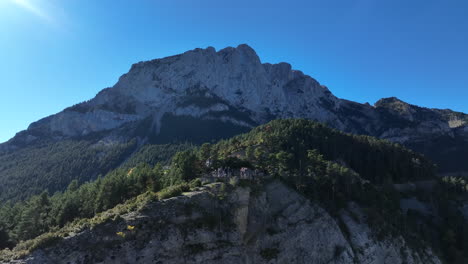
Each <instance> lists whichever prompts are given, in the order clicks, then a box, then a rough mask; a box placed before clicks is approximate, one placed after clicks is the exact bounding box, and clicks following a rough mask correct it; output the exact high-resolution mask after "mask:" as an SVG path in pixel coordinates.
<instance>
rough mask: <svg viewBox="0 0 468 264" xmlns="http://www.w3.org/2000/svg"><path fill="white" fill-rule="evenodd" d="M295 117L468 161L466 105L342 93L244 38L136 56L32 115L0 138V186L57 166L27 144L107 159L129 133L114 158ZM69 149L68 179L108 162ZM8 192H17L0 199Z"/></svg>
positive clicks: (50, 152) (52, 183) (455, 166)
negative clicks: (109, 77) (82, 96)
mask: <svg viewBox="0 0 468 264" xmlns="http://www.w3.org/2000/svg"><path fill="white" fill-rule="evenodd" d="M291 117H293V118H307V119H312V120H318V121H320V122H324V123H327V124H328V125H330V126H332V127H334V128H337V129H340V130H343V131H346V132H351V133H356V134H365V135H372V136H376V137H380V138H384V139H389V140H392V141H394V142H398V143H403V144H405V145H406V146H409V147H410V148H413V149H415V150H417V151H420V152H422V153H424V154H426V155H427V156H428V157H430V158H432V159H433V160H434V161H435V162H436V163H438V165H439V167H440V171H441V172H444V173H449V172H451V173H454V172H459V171H468V166H467V165H466V162H464V161H465V160H466V157H468V126H467V125H466V124H467V121H468V117H467V115H465V114H463V113H457V112H453V111H450V110H437V109H427V108H421V107H417V106H413V105H410V104H407V103H405V102H402V101H400V100H398V99H396V98H387V99H382V100H380V101H379V102H377V103H376V104H375V105H374V106H371V105H368V104H359V103H355V102H351V101H347V100H343V99H339V98H337V97H335V96H334V95H333V94H332V93H331V92H330V91H329V90H328V89H327V88H326V87H325V86H323V85H321V84H320V83H318V82H317V81H316V80H314V79H313V78H311V77H310V76H307V75H305V74H303V73H302V72H300V71H297V70H293V69H292V68H291V65H289V64H287V63H279V64H269V63H263V64H262V63H261V61H260V59H259V57H258V56H257V54H256V53H255V51H254V50H253V49H252V48H250V47H249V46H247V45H240V46H238V47H237V48H232V47H229V48H225V49H222V50H219V51H216V50H215V49H214V48H212V47H209V48H207V49H195V50H191V51H187V52H185V53H183V54H180V55H176V56H172V57H167V58H162V59H156V60H152V61H146V62H140V63H137V64H134V65H133V66H132V67H131V69H130V71H129V72H128V73H127V74H124V75H123V76H122V77H121V78H120V79H119V81H118V82H117V83H116V84H115V85H114V87H112V88H107V89H104V90H102V91H101V92H100V93H99V94H98V95H97V96H96V97H95V98H93V99H91V100H89V101H87V102H83V103H80V104H77V105H75V106H72V107H70V108H67V109H65V110H64V111H62V112H60V113H58V114H55V115H52V116H49V117H46V118H44V119H42V120H39V121H37V122H35V123H33V124H31V125H30V127H29V128H28V129H27V130H25V131H21V132H19V133H18V134H17V135H16V136H15V137H14V138H12V139H11V140H10V141H8V142H7V143H4V144H1V145H0V181H1V182H4V183H5V184H4V185H3V186H2V187H0V188H3V189H0V191H1V192H2V193H7V192H8V190H9V189H11V188H12V186H15V185H27V184H28V182H29V180H30V179H31V178H34V173H31V171H41V172H42V171H45V172H46V173H47V171H48V170H50V168H53V167H55V165H54V164H48V163H47V161H43V160H41V159H38V160H36V159H28V160H29V161H28V163H27V164H26V163H24V162H23V161H24V160H25V156H27V154H28V153H33V152H34V156H37V157H41V156H42V157H50V156H57V155H60V154H63V151H62V152H61V153H58V152H57V149H59V148H60V146H61V144H62V142H64V141H71V142H73V144H78V143H76V142H79V144H81V143H80V142H84V143H83V144H86V145H89V146H92V148H97V149H98V150H99V151H100V150H102V149H104V150H102V151H100V153H101V154H100V158H102V159H106V158H107V157H108V156H109V154H108V153H112V150H113V148H116V147H117V148H121V146H122V144H123V143H126V142H129V141H131V140H132V139H133V140H134V141H132V142H133V144H132V145H131V146H128V148H126V150H125V151H124V152H123V153H124V154H125V155H120V156H119V157H116V158H113V162H114V163H113V166H114V167H115V166H117V165H118V164H121V162H122V161H124V160H125V159H126V158H128V157H129V156H130V155H131V154H129V153H133V152H134V151H137V150H138V149H140V148H141V146H143V145H145V144H148V143H153V144H155V143H156V144H160V143H173V142H185V141H190V142H195V143H203V142H209V141H212V140H217V139H220V138H226V137H229V136H232V135H235V134H239V133H242V132H246V131H248V130H250V129H251V128H252V127H254V126H256V125H258V124H263V123H265V122H267V121H269V120H272V119H279V118H291ZM106 153H107V154H106ZM65 154H66V155H67V156H69V157H70V158H71V159H72V160H74V162H73V163H63V167H64V168H61V170H62V171H63V173H62V175H61V176H62V177H63V178H64V179H68V180H67V181H69V180H71V179H73V178H78V179H79V180H80V181H84V180H88V179H93V178H96V177H97V175H98V174H99V173H105V172H106V171H108V168H106V167H105V166H99V165H97V166H96V165H94V164H91V163H92V162H91V161H89V160H86V159H81V158H78V157H77V156H76V155H77V154H76V153H69V154H67V153H65ZM69 164H70V166H72V165H74V167H72V168H71V167H70V166H69ZM116 164H117V165H116ZM24 166H27V168H23V167H24ZM91 166H92V167H94V168H96V169H97V171H99V173H90V175H88V176H87V177H81V176H79V175H77V174H76V172H75V171H76V169H79V168H88V167H91ZM39 167H40V169H39ZM65 186H66V183H65V184H62V180H58V179H54V178H53V177H51V178H50V179H47V183H46V186H45V187H46V188H48V189H50V190H51V191H55V190H57V188H58V189H61V188H62V189H63V188H64V187H65ZM24 188H26V189H27V188H29V189H31V186H29V187H28V186H24ZM26 189H25V190H26ZM10 196H14V194H11V195H8V197H0V200H5V199H10V198H11V197H10Z"/></svg>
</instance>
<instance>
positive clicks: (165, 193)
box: [158, 183, 190, 200]
mask: <svg viewBox="0 0 468 264" xmlns="http://www.w3.org/2000/svg"><path fill="white" fill-rule="evenodd" d="M187 191H190V186H189V185H188V184H187V183H182V184H179V185H174V186H170V187H167V188H165V189H163V190H161V191H160V192H158V198H159V199H160V200H163V199H168V198H171V197H176V196H179V195H181V194H182V193H183V192H187Z"/></svg>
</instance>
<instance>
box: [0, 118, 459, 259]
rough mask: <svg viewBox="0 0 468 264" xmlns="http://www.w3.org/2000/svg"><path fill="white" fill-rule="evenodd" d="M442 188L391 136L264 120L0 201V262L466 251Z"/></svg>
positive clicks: (452, 203)
mask: <svg viewBox="0 0 468 264" xmlns="http://www.w3.org/2000/svg"><path fill="white" fill-rule="evenodd" d="M397 182H398V183H404V184H393V183H397ZM405 184H406V185H413V184H414V185H420V187H417V188H415V189H414V190H411V189H408V190H402V191H398V189H404V188H402V185H405ZM403 187H404V186H403ZM455 194H456V192H455V191H454V189H453V188H452V186H451V185H450V184H445V183H444V182H443V181H439V178H438V177H437V176H436V175H435V173H434V167H433V164H432V163H431V162H430V161H428V160H426V159H425V158H424V157H423V156H422V155H420V154H418V153H415V152H413V151H411V150H408V149H406V148H404V147H402V146H400V145H398V144H394V143H391V142H389V141H386V140H380V139H377V138H373V137H369V136H358V135H352V134H347V133H343V132H340V131H338V130H335V129H331V128H329V127H327V126H325V125H323V124H321V123H317V122H313V121H310V120H305V119H288V120H274V121H271V122H269V123H267V124H265V125H262V126H259V127H256V128H254V129H252V130H251V131H250V132H249V133H246V134H242V135H239V136H235V137H233V138H230V139H227V140H221V141H219V142H218V143H215V144H203V145H202V146H200V147H195V148H193V149H191V150H186V151H183V152H178V153H177V154H176V155H175V156H174V157H173V158H172V162H171V163H170V165H169V166H168V167H167V168H163V167H162V166H160V165H156V166H154V167H151V166H149V165H148V164H140V165H138V166H136V167H132V168H129V169H124V168H120V169H118V170H115V171H113V172H112V173H109V174H108V175H106V176H105V177H103V178H101V179H98V180H96V181H94V182H91V183H88V184H84V185H81V186H78V185H77V184H76V182H75V183H73V184H71V186H69V187H68V188H67V190H66V191H65V192H63V193H57V194H54V195H53V196H49V195H47V194H46V193H43V194H41V195H39V196H35V197H33V198H31V199H30V200H27V201H25V202H22V203H18V204H16V205H11V206H6V207H0V235H1V231H2V230H7V232H6V233H4V234H3V236H4V237H7V239H6V242H11V243H12V244H13V245H12V246H11V247H12V249H5V250H3V251H0V263H30V264H33V263H336V264H339V263H359V264H364V263H367V264H379V263H400V264H403V263H414V264H416V263H434V264H435V263H437V264H439V263H456V264H458V263H466V260H467V258H468V255H467V253H468V251H467V250H466V249H467V246H468V244H467V243H465V242H466V241H468V232H466V231H467V230H468V229H466V219H464V218H463V216H462V213H461V212H460V211H459V210H458V208H457V202H458V199H459V198H460V197H462V196H459V195H458V194H457V195H456V196H453V195H455ZM450 197H452V198H450ZM455 197H456V198H455ZM460 219H461V221H460ZM463 219H464V220H463ZM2 227H3V228H2ZM5 227H7V228H6V229H5ZM454 230H456V231H457V233H456V234H455V233H454ZM1 242H4V241H1V240H0V246H1ZM7 246H8V245H7Z"/></svg>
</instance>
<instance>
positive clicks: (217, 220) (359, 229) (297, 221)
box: [10, 181, 441, 264]
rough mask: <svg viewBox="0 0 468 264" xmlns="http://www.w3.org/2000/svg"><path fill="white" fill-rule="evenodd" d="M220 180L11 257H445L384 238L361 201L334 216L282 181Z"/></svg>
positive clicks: (391, 263) (378, 261)
mask: <svg viewBox="0 0 468 264" xmlns="http://www.w3.org/2000/svg"><path fill="white" fill-rule="evenodd" d="M220 186H221V185H219V184H218V185H216V184H215V185H213V186H212V187H210V188H204V189H202V190H200V191H198V192H192V193H189V194H186V195H185V196H181V197H175V198H171V199H168V200H163V201H160V202H153V203H149V204H148V205H147V206H145V207H144V208H143V209H142V210H140V211H138V212H133V213H129V214H126V215H124V216H123V217H122V218H123V219H121V220H117V221H114V222H109V223H106V224H102V225H99V226H97V227H95V228H94V229H93V230H85V231H82V232H81V233H78V234H73V235H71V236H70V237H68V238H66V239H64V240H62V241H60V242H59V243H58V244H56V245H54V246H52V247H49V248H46V249H41V250H37V251H35V252H33V253H32V254H31V255H30V256H27V257H26V258H24V259H21V260H16V261H12V262H10V263H38V264H39V263H41V264H46V263H233V264H234V263H236V264H237V263H317V264H322V263H323V264H325V263H335V264H338V263H366V264H371V263H375V264H382V263H388V264H398V263H408V264H412V263H421V264H422V263H424V264H428V263H434V264H439V263H441V262H440V261H439V259H438V258H437V257H436V256H434V255H433V254H432V252H431V251H430V250H429V249H418V250H417V251H415V250H413V249H412V248H410V247H409V246H408V245H407V244H406V243H405V241H404V239H403V238H392V239H390V238H386V239H383V240H377V239H376V238H375V236H374V234H373V232H372V231H371V229H370V228H369V226H367V224H366V221H365V218H364V215H363V214H362V213H361V209H360V208H359V206H357V205H355V204H350V205H349V208H348V209H347V210H342V211H341V213H340V214H339V216H337V218H334V217H332V216H331V215H330V214H328V213H327V212H326V211H325V210H324V209H323V208H321V207H320V206H318V205H317V204H314V203H311V202H310V201H309V200H307V199H305V198H303V197H302V196H300V195H299V194H297V193H296V192H295V191H293V190H291V189H289V188H288V187H286V186H285V185H283V184H282V183H280V182H277V181H275V182H272V183H269V184H266V185H265V186H263V187H262V188H261V189H258V188H256V189H255V190H253V189H250V188H248V187H237V188H236V189H234V190H233V191H230V192H228V193H226V192H223V191H222V188H220ZM351 215H353V216H351ZM339 223H341V224H339ZM128 225H131V226H134V229H133V230H128ZM340 226H341V227H340ZM344 229H346V231H344ZM117 232H123V233H124V234H125V237H123V236H119V235H117V234H116V233H117Z"/></svg>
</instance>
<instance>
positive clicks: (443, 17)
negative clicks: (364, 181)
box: [0, 0, 468, 142]
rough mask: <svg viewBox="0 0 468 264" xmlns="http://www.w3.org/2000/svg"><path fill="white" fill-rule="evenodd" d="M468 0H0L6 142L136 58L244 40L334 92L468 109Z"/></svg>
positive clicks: (0, 96)
mask: <svg viewBox="0 0 468 264" xmlns="http://www.w3.org/2000/svg"><path fill="white" fill-rule="evenodd" d="M467 14H468V1H466V0H444V1H442V0H439V1H435V0H411V1H408V0H391V1H390V0H389V1H375V0H341V1H338V0H323V1H318V0H308V1H306V0H304V1H295V0H288V1H275V0H269V1H254V0H250V1H246V0H238V1H220V0H216V1H215V0H197V1H193V0H186V1H183V0H165V1H163V0H153V1H149V0H127V1H123V0H122V1H120V0H112V1H111V0H99V1H96V0H0V142H2V141H6V140H8V139H9V138H11V137H12V136H14V134H15V133H16V132H18V131H20V130H23V129H26V128H27V126H28V125H29V123H31V122H33V121H36V120H38V119H40V118H42V117H45V116H47V115H50V114H53V113H56V112H58V111H60V110H62V109H63V108H65V107H67V106H70V105H73V104H75V103H78V102H81V101H84V100H87V99H90V98H92V97H94V95H95V94H96V93H97V92H98V91H100V90H101V89H103V88H105V87H110V86H112V85H114V84H115V82H116V81H117V79H118V77H119V76H120V75H122V74H123V73H125V72H127V71H128V69H129V68H130V66H131V64H132V63H135V62H138V61H142V60H149V59H154V58H159V57H164V56H169V55H173V54H177V53H181V52H184V51H186V50H189V49H193V48H196V47H207V46H214V47H215V48H216V49H221V48H224V47H226V46H237V45H238V44H241V43H247V44H249V45H250V46H252V47H253V48H254V49H255V50H256V51H257V53H258V55H259V56H260V58H261V59H262V61H263V62H273V63H276V62H281V61H286V62H289V63H291V64H292V65H293V68H295V69H299V70H302V71H303V72H305V73H306V74H309V75H311V76H312V77H314V78H316V79H317V80H318V81H320V82H321V83H322V84H324V85H327V86H328V87H329V89H330V90H331V91H332V92H333V93H334V94H335V95H337V96H338V97H341V98H345V99H350V100H355V101H358V102H370V103H371V104H372V103H374V102H375V101H376V100H378V99H380V98H382V97H390V96H397V97H399V98H401V99H403V100H405V101H408V102H410V103H413V104H418V105H422V106H426V107H437V108H452V109H454V110H458V111H463V112H468V104H467V103H466V102H467V99H468V15H467Z"/></svg>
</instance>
